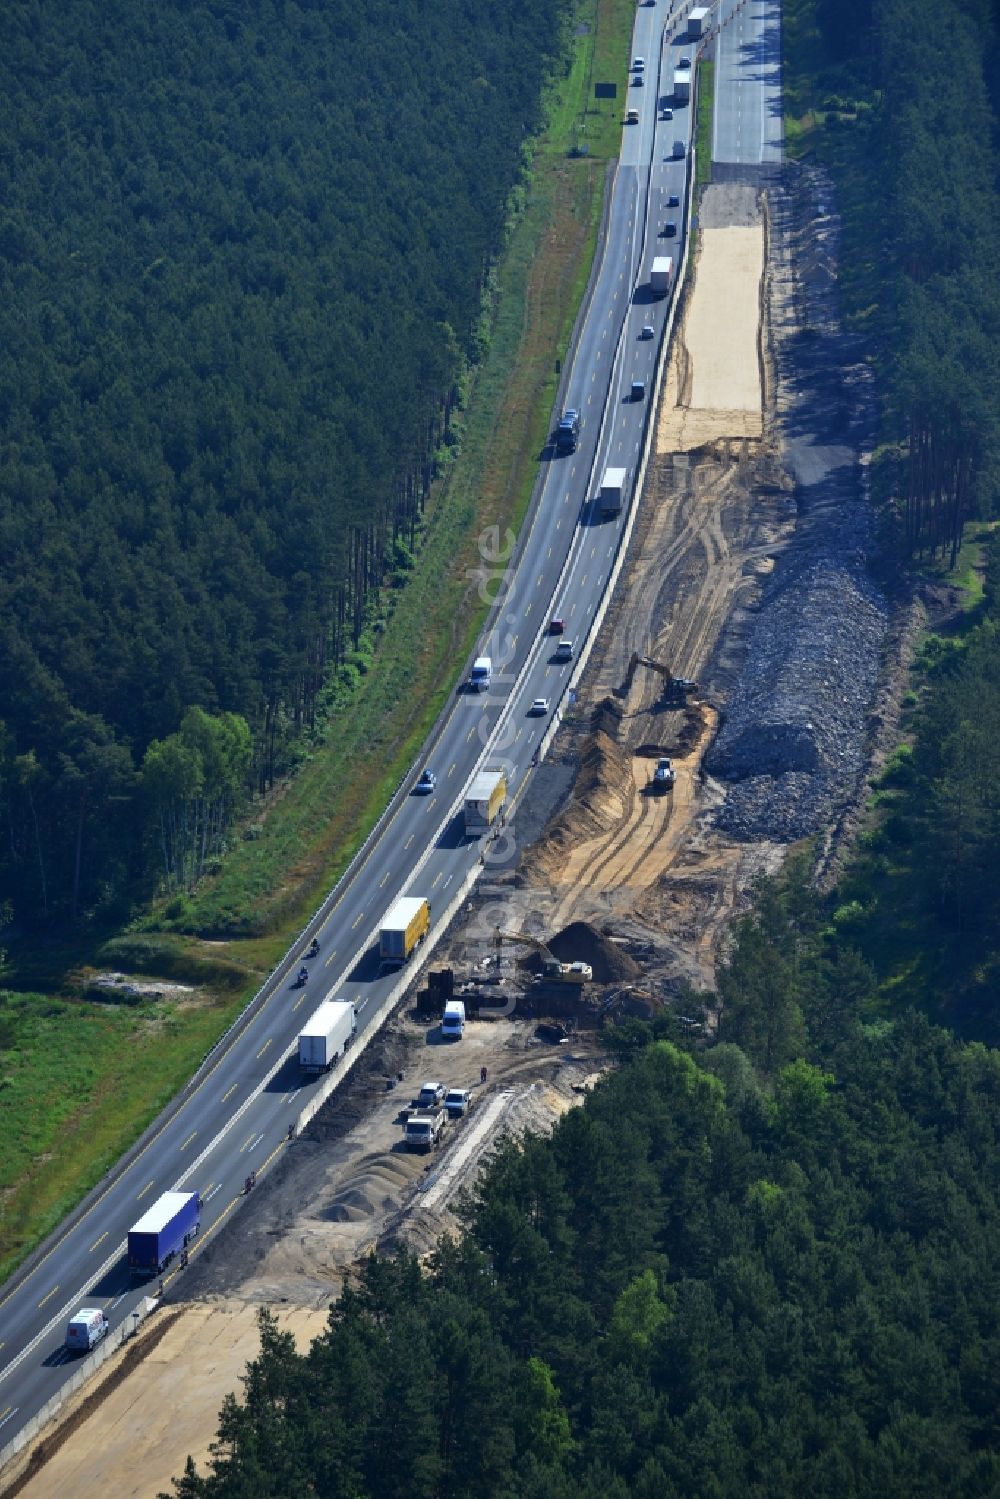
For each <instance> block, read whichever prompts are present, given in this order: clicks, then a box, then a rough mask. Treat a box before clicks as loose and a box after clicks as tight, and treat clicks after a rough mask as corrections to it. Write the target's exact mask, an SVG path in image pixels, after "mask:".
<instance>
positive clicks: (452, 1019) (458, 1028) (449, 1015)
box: [441, 999, 465, 1041]
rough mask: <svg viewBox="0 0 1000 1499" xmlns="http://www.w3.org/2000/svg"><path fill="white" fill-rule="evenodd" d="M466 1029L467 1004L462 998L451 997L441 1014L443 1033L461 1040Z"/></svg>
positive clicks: (453, 1038) (454, 1039)
mask: <svg viewBox="0 0 1000 1499" xmlns="http://www.w3.org/2000/svg"><path fill="white" fill-rule="evenodd" d="M464 1030H465V1005H464V1004H463V1003H462V1001H461V1000H460V999H449V1001H448V1003H447V1004H446V1005H445V1007H444V1014H443V1015H442V1016H441V1034H442V1036H447V1037H448V1038H449V1039H450V1040H453V1041H460V1040H461V1039H462V1034H463V1032H464Z"/></svg>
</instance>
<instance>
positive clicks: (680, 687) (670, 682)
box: [615, 651, 698, 707]
mask: <svg viewBox="0 0 1000 1499" xmlns="http://www.w3.org/2000/svg"><path fill="white" fill-rule="evenodd" d="M640 666H645V667H646V668H647V669H648V670H649V671H655V672H659V674H660V676H661V677H662V678H663V696H664V697H665V698H668V699H671V700H673V701H675V702H677V703H678V704H679V705H680V706H681V707H683V706H684V705H685V703H686V702H687V700H688V696H689V694H692V693H695V692H697V691H698V683H697V682H692V680H691V678H690V677H675V676H674V674H673V672H672V671H671V670H670V668H669V667H668V666H664V665H663V664H662V662H660V661H653V660H652V659H651V657H649V656H640V655H639V652H638V651H633V652H632V659H631V661H630V662H629V664H628V670H627V671H626V673H625V680H624V682H623V683H622V685H621V686H620V687H616V688H615V696H616V697H628V690H629V688H630V687H631V686H632V678H633V677H634V676H635V674H636V670H637V668H638V667H640Z"/></svg>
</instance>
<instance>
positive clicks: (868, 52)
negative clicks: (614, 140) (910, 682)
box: [783, 0, 1000, 567]
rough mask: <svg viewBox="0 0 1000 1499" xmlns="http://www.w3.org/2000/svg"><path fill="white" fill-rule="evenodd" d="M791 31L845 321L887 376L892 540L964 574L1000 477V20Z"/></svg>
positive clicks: (803, 148)
mask: <svg viewBox="0 0 1000 1499" xmlns="http://www.w3.org/2000/svg"><path fill="white" fill-rule="evenodd" d="M783 35H784V39H785V57H784V67H785V90H786V94H785V98H786V132H787V140H788V146H789V149H790V151H791V152H792V153H794V154H796V155H798V156H800V157H802V158H806V157H811V158H813V159H816V160H818V161H819V162H821V163H822V164H823V165H824V166H825V167H826V168H827V169H828V170H829V172H830V174H831V176H832V178H833V180H834V184H835V187H836V194H837V208H838V211H839V213H840V214H841V217H842V222H843V227H844V238H843V247H842V254H841V257H840V265H839V275H840V280H841V284H842V286H843V290H844V296H845V304H846V305H845V310H846V312H847V314H848V322H849V325H852V326H853V327H854V328H855V329H856V330H857V331H859V332H861V333H863V334H864V336H865V338H866V341H867V343H868V346H869V349H870V352H871V356H872V358H873V360H874V363H875V367H876V369H877V372H878V386H879V390H880V392H881V394H882V415H883V429H882V433H881V443H880V446H879V449H878V451H877V453H876V455H875V465H874V476H873V484H874V488H875V492H876V495H877V498H878V500H879V503H880V505H881V508H882V514H883V519H884V522H885V531H886V535H887V538H888V539H889V540H890V541H891V544H892V546H893V548H894V549H895V551H896V553H897V555H898V556H899V557H901V558H904V559H906V560H916V561H918V562H920V561H925V560H932V561H933V560H936V559H939V558H940V559H944V560H946V561H947V563H948V565H949V566H951V567H954V565H955V562H956V559H957V557H958V553H959V550H960V548H961V545H962V539H963V534H964V528H965V526H966V524H967V523H968V522H969V521H970V520H973V519H976V518H989V517H991V516H992V515H993V514H995V511H996V502H997V484H998V474H1000V426H998V420H1000V418H998V410H1000V371H998V367H997V361H996V358H995V350H996V343H997V338H998V336H1000V302H998V297H997V286H998V284H1000V274H998V273H1000V232H998V231H1000V205H998V199H997V191H996V183H997V177H998V166H1000V161H998V152H997V141H998V128H997V127H998V107H1000V77H998V74H997V69H996V57H997V55H998V46H1000V33H998V26H997V18H996V13H995V11H994V10H993V9H992V8H991V7H990V6H989V5H988V4H987V3H985V0H974V3H972V4H971V5H966V4H960V3H959V0H946V3H945V4H944V5H943V6H941V5H938V4H935V3H932V0H916V3H914V0H847V3H846V4H845V3H844V0H789V3H788V4H787V6H785V7H784V8H783Z"/></svg>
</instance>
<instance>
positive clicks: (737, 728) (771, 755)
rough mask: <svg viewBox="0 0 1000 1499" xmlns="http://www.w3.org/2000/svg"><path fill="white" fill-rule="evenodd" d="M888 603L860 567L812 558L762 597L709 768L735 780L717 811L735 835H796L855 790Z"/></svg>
mask: <svg viewBox="0 0 1000 1499" xmlns="http://www.w3.org/2000/svg"><path fill="white" fill-rule="evenodd" d="M886 625H887V610H886V605H885V602H884V600H883V599H882V597H881V595H880V594H879V592H878V590H877V589H876V588H875V587H874V586H873V584H871V583H870V582H869V581H868V579H867V578H866V577H865V576H864V574H863V573H862V571H861V570H860V569H859V568H855V569H851V568H848V567H845V566H843V565H838V564H837V563H836V562H835V561H833V560H832V559H826V560H822V561H817V562H815V563H813V564H812V565H811V566H809V567H807V568H805V569H804V570H803V571H802V572H800V573H799V574H798V575H797V576H795V577H793V578H791V579H789V580H788V581H787V582H786V583H785V584H784V586H783V587H781V588H780V589H778V590H777V591H776V592H775V595H774V596H773V597H772V598H770V599H769V600H767V601H766V603H765V606H764V607H762V609H761V611H760V613H759V614H758V616H757V619H756V621H755V622H754V626H753V628H752V629H751V633H750V640H749V644H748V652H747V659H746V664H745V666H744V669H743V672H742V673H741V677H740V682H739V684H738V687H737V690H736V692H735V694H734V696H733V699H732V701H731V702H730V703H729V704H728V705H727V710H726V718H725V722H724V724H723V727H722V730H721V732H720V734H719V736H718V738H717V740H716V741H715V744H714V745H713V746H712V749H711V751H710V753H709V756H708V758H707V767H708V769H709V770H710V771H711V773H712V774H713V775H716V776H718V777H720V778H721V779H722V780H726V781H731V782H735V783H736V784H735V785H734V786H733V787H732V789H731V790H730V791H729V793H728V795H727V797H726V801H725V804H724V805H723V806H722V807H721V808H720V809H719V811H718V813H717V814H716V821H717V824H718V826H719V827H720V828H722V829H723V830H724V831H726V832H727V833H729V834H731V835H732V836H735V837H737V838H744V839H748V840H750V839H760V838H765V839H771V840H773V841H774V842H778V843H786V842H792V841H793V840H795V839H796V838H802V837H805V836H807V835H808V834H810V833H813V832H815V831H816V830H817V828H819V827H820V825H821V824H822V823H823V822H825V821H826V820H827V819H828V818H829V817H830V815H831V814H832V812H833V811H834V810H835V809H836V807H837V805H838V804H839V803H841V802H842V801H844V800H845V799H846V798H847V797H848V796H850V794H851V792H852V791H853V789H854V787H855V785H856V783H857V778H858V776H859V774H860V773H861V769H862V765H863V748H864V742H865V719H866V716H867V713H868V709H869V705H870V703H871V700H872V697H873V694H874V691H875V685H876V681H877V678H878V673H879V667H880V657H881V648H882V641H883V639H884V636H885V631H886Z"/></svg>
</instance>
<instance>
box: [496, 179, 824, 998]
mask: <svg viewBox="0 0 1000 1499" xmlns="http://www.w3.org/2000/svg"><path fill="white" fill-rule="evenodd" d="M701 225H702V228H701V234H700V253H699V257H698V261H697V266H696V279H695V284H694V290H693V295H692V296H691V297H690V300H689V302H688V305H687V308H686V312H685V316H684V319H683V322H682V326H681V329H680V333H679V336H678V337H677V338H676V340H675V351H674V356H673V360H672V362H671V366H670V369H669V371H668V375H667V379H666V381H665V387H664V392H663V396H662V400H661V406H660V411H659V414H658V422H657V433H656V454H655V456H654V457H653V458H652V459H651V461H650V464H649V469H648V472H647V478H646V486H645V490H644V495H643V509H642V513H641V516H640V518H639V520H638V522H637V525H636V529H635V532H634V534H633V538H632V543H631V547H630V551H629V556H628V559H627V562H626V566H625V569H624V571H623V578H622V582H621V584H620V585H619V589H618V591H617V593H616V596H615V600H614V602H613V604H612V607H611V609H610V610H609V611H608V615H607V618H606V620H605V623H604V626H603V628H602V630H601V634H600V637H599V639H598V642H597V645H596V648H595V650H594V652H593V655H592V657H591V663H590V666H589V667H588V670H587V672H586V674H585V677H584V680H583V683H582V684H581V693H580V704H579V711H578V712H577V714H576V719H575V722H573V723H569V724H567V726H566V729H565V730H564V733H563V735H562V736H561V738H562V742H561V743H560V742H559V741H557V745H556V753H557V755H559V754H560V753H561V754H562V755H563V756H564V757H565V758H566V759H568V760H571V761H573V762H574V763H576V764H577V765H578V766H579V769H578V771H577V778H576V782H575V785H574V788H573V792H572V794H571V796H570V797H569V798H568V800H567V801H566V804H565V805H564V807H563V808H562V810H561V811H560V812H559V814H558V815H557V817H556V818H555V819H554V821H553V823H552V825H551V826H550V828H549V829H547V830H546V833H545V835H544V836H543V837H542V838H540V839H539V840H538V841H537V842H536V843H534V845H533V846H532V847H531V848H530V849H529V850H528V851H527V853H526V855H525V856H524V858H523V860H522V863H521V869H520V879H519V882H518V883H519V886H520V888H519V889H518V891H517V894H516V897H515V899H516V901H517V903H518V904H521V905H523V907H524V909H525V912H526V913H527V912H530V913H532V915H533V916H535V917H536V928H537V917H539V916H540V917H541V926H542V928H543V929H546V930H550V931H551V930H556V929H558V928H561V927H562V926H564V925H565V924H566V923H567V922H568V921H570V920H571V919H573V918H574V917H578V918H581V919H584V920H588V921H593V922H596V923H598V924H601V923H602V922H603V923H605V924H606V925H607V926H608V929H609V930H619V931H621V932H622V933H623V934H625V935H630V936H632V937H643V936H645V937H649V938H650V939H651V940H652V941H653V943H654V944H655V945H656V947H657V949H658V950H659V952H660V955H661V963H660V965H659V966H658V968H657V976H658V977H660V978H662V979H664V980H666V981H667V982H668V984H669V983H676V982H677V981H678V980H687V981H690V982H694V983H695V984H697V985H698V986H700V987H710V986H711V984H712V981H713V974H714V960H715V956H716V954H717V949H718V942H719V937H720V934H721V931H722V929H723V928H724V926H725V924H726V922H727V921H728V919H729V917H730V915H731V913H732V910H733V907H734V904H735V903H736V902H737V901H738V900H739V898H740V894H741V892H742V891H743V890H744V889H745V887H746V886H747V884H748V883H749V882H750V881H751V880H752V878H753V876H754V875H755V874H756V873H758V872H759V871H760V870H761V869H763V868H772V867H774V865H775V864H776V862H777V861H778V859H779V857H780V853H779V851H778V850H777V849H775V848H773V847H771V846H770V845H767V844H761V845H750V846H748V845H745V844H744V845H741V846H735V845H733V844H730V843H727V842H725V841H724V840H721V839H719V838H718V837H716V836H715V834H714V833H712V832H711V831H710V830H709V829H708V828H707V826H706V825H705V824H706V817H705V814H706V813H708V812H709V811H710V810H711V809H712V807H713V806H715V805H717V803H718V802H719V800H720V798H721V791H720V788H718V787H717V786H715V785H713V783H712V782H711V781H710V780H708V779H707V778H705V777H704V774H703V771H702V761H703V757H704V753H705V750H706V748H707V747H708V745H709V743H710V742H711V739H712V736H713V735H714V733H715V731H716V728H717V725H718V716H719V715H718V709H717V706H716V704H718V703H721V702H724V699H725V693H726V688H727V685H728V683H729V682H730V681H731V679H732V676H733V672H734V670H735V668H736V666H737V665H738V663H739V660H740V652H741V648H742V635H743V626H744V621H745V619H746V617H747V612H748V610H749V609H750V608H752V606H753V605H754V604H755V602H756V600H757V598H758V596H759V592H760V584H761V581H762V580H763V579H765V578H767V577H768V576H769V574H770V573H771V571H772V570H773V568H774V563H775V557H776V555H777V553H778V552H779V550H780V549H781V548H782V547H784V546H785V545H787V544H788V541H789V539H790V537H791V535H792V532H793V530H794V523H795V512H794V505H793V503H792V500H791V496H790V489H791V484H790V481H789V480H788V479H787V478H786V477H785V475H784V473H783V471H782V469H781V466H780V463H779V461H778V456H777V449H776V444H775V439H774V437H773V433H772V430H771V421H770V413H769V411H768V403H767V393H766V390H765V385H766V384H767V382H766V381H765V373H766V369H767V360H766V357H764V356H765V353H766V350H767V346H768V330H767V328H766V327H762V326H761V318H760V311H761V307H762V306H763V305H766V298H765V296H764V295H763V286H762V279H761V278H762V273H763V267H764V248H765V239H766V235H765V228H766V226H765V222H764V218H763V214H762V211H761V205H760V203H759V202H758V200H757V196H756V194H755V192H754V190H753V189H750V188H748V187H744V186H729V187H722V188H712V189H710V190H709V191H708V193H707V194H706V198H705V203H704V207H703V212H702V215H701ZM635 652H637V653H638V654H639V655H643V656H649V657H651V658H652V659H653V660H656V661H659V662H660V663H662V664H663V665H665V666H666V667H668V668H669V670H670V671H672V672H673V673H674V674H675V675H677V676H685V677H691V678H694V679H695V680H697V681H699V682H700V683H701V692H700V695H699V696H700V700H699V701H696V702H694V703H692V704H689V706H688V708H687V710H686V711H680V710H678V709H677V708H676V707H673V706H671V705H670V704H669V703H668V702H665V701H664V698H663V681H662V678H661V677H660V676H658V675H656V674H655V673H654V672H652V671H649V670H647V669H645V668H643V667H641V666H640V667H639V668H638V669H637V670H636V672H635V675H634V678H633V680H632V683H631V685H630V687H629V688H628V691H627V694H626V695H625V696H624V697H622V696H620V695H619V694H620V692H621V689H622V686H623V683H624V681H625V678H626V672H627V668H628V664H629V661H630V658H631V657H632V655H633V653H635ZM656 753H662V754H668V755H670V756H671V757H672V758H673V759H674V762H675V768H676V770H677V781H676V785H675V787H674V790H673V792H672V794H670V795H669V796H666V797H657V796H652V795H650V794H649V790H648V782H649V779H650V775H651V770H652V763H653V762H652V758H651V756H653V755H655V754H656ZM653 967H654V968H656V967H657V965H655V964H654V965H653Z"/></svg>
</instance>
